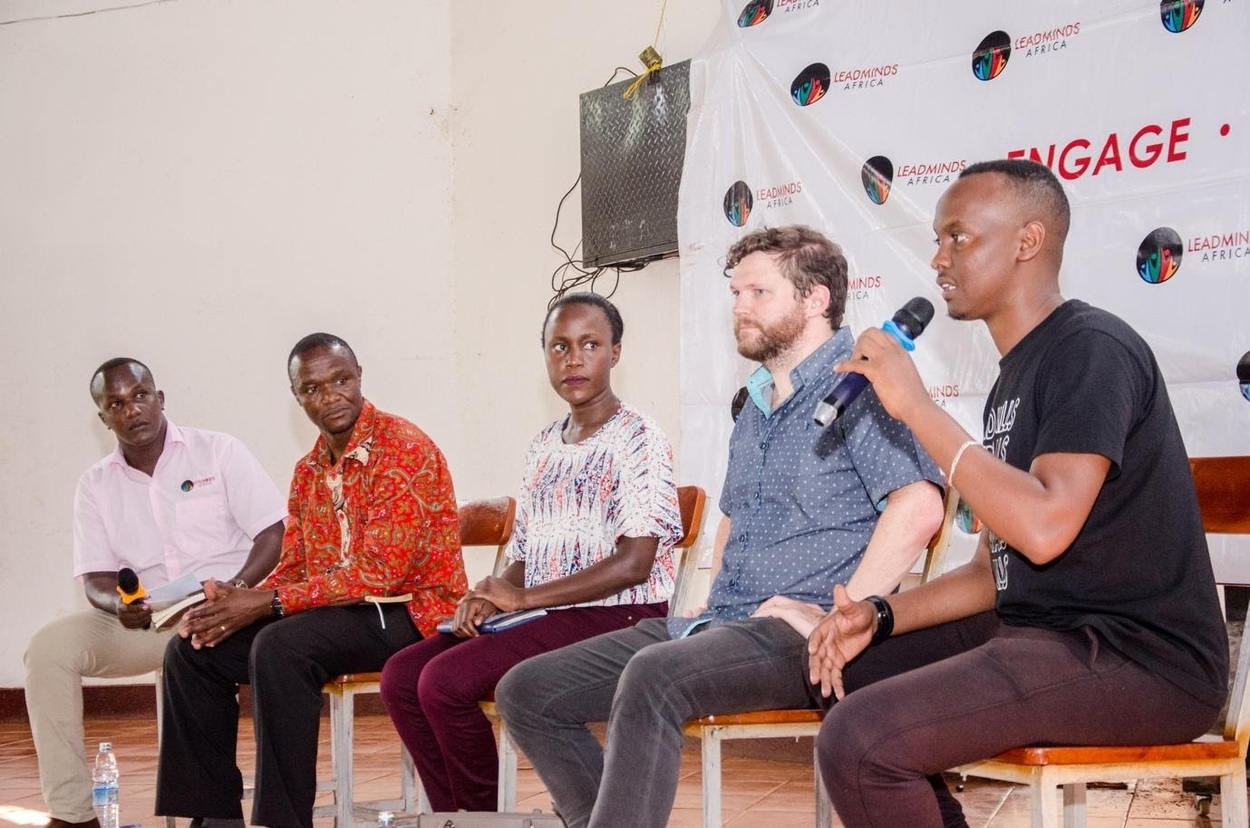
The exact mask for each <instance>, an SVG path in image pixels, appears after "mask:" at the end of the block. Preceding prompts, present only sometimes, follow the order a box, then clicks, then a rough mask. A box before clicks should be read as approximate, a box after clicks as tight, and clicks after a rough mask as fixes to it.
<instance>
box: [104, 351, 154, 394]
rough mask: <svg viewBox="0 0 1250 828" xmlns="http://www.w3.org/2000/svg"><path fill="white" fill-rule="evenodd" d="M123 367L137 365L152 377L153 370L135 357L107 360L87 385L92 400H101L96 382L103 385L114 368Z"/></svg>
mask: <svg viewBox="0 0 1250 828" xmlns="http://www.w3.org/2000/svg"><path fill="white" fill-rule="evenodd" d="M123 365H137V366H139V367H140V368H142V369H143V370H144V372H145V373H147V375H148V376H149V377H151V376H152V369H151V368H149V367H148V366H146V365H144V364H143V363H142V362H140V361H139V360H137V359H135V358H134V357H113V358H112V359H106V360H104V362H101V363H100V367H99V368H97V369H95V371H93V372H92V374H91V382H90V383H88V385H87V389H88V390H89V391H90V392H91V399H93V400H98V399H99V393H100V392H99V391H97V390H96V380H99V381H100V382H101V383H103V382H104V375H105V374H107V373H108V372H109V371H112V370H113V369H114V368H121V367H122V366H123ZM152 380H153V382H155V381H156V378H155V377H152ZM102 390H104V389H102V388H101V389H100V391H102Z"/></svg>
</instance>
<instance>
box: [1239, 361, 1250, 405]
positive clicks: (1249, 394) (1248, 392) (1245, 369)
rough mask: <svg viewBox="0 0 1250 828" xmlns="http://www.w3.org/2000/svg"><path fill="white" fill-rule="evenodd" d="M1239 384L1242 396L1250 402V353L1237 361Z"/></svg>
mask: <svg viewBox="0 0 1250 828" xmlns="http://www.w3.org/2000/svg"><path fill="white" fill-rule="evenodd" d="M1237 382H1238V383H1239V384H1240V385H1241V396H1243V397H1245V399H1246V402H1250V351H1246V352H1245V353H1244V354H1242V355H1241V359H1239V360H1238V361H1237Z"/></svg>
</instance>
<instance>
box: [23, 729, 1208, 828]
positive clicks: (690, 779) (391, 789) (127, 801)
mask: <svg viewBox="0 0 1250 828" xmlns="http://www.w3.org/2000/svg"><path fill="white" fill-rule="evenodd" d="M356 721H357V731H356V753H355V756H356V791H357V797H358V798H363V799H369V798H383V797H393V796H396V795H397V794H398V791H399V770H398V768H399V748H398V741H397V740H396V738H395V734H394V731H393V730H392V729H391V725H390V721H389V719H387V718H386V717H384V716H363V717H358V718H357V720H356ZM154 729H155V728H154V725H153V723H152V722H151V721H145V720H139V719H92V720H90V721H88V725H87V739H88V742H90V743H94V742H97V741H100V740H104V739H108V740H111V741H112V742H113V746H114V749H115V750H116V751H117V755H118V757H119V760H120V763H121V769H122V788H121V791H122V822H123V823H128V824H142V825H143V826H152V828H156V826H160V825H163V822H162V821H161V820H159V819H156V818H155V817H153V816H152V802H153V797H154V787H155V784H156V740H155V734H154ZM322 733H323V742H322V745H321V751H320V752H321V757H322V759H321V762H322V764H323V766H325V765H326V764H327V763H328V756H329V747H328V744H327V743H326V742H325V741H324V739H325V738H327V735H326V734H327V728H326V727H325V726H324V725H323V727H322ZM240 745H241V748H242V751H243V755H242V757H241V758H242V762H243V770H244V772H245V773H247V772H250V770H251V767H252V764H251V763H252V759H251V751H252V749H253V741H252V735H251V721H250V720H249V719H245V720H244V722H243V727H242V728H241V729H240ZM794 753H795V751H793V750H787V751H786V754H787V755H790V756H793V754H794ZM724 779H725V794H724V814H725V825H728V826H734V827H735V828H746V826H750V828H793V826H808V825H811V824H812V823H813V821H814V814H815V810H814V805H813V794H812V770H811V765H810V764H809V763H804V762H798V761H793V760H790V761H770V760H766V759H757V758H745V757H734V756H726V757H725V775H724ZM518 788H519V794H520V796H519V799H520V801H519V802H518V807H519V808H521V809H524V810H529V809H532V808H541V809H543V810H550V798H549V797H548V796H547V794H546V791H545V789H544V787H543V785H542V783H541V782H540V781H539V780H538V777H537V776H536V775H535V773H534V771H533V770H532V769H531V768H530V767H529V766H528V764H526V763H525V762H524V761H522V770H521V773H520V777H519V779H518ZM958 795H959V797H960V799H961V801H962V802H963V806H964V811H965V812H966V813H967V815H968V822H969V824H970V825H971V826H972V827H973V828H1026V827H1027V826H1028V825H1029V818H1028V804H1029V803H1028V793H1027V791H1020V790H1016V789H1013V787H1012V786H1011V785H1007V784H1002V783H997V782H988V781H982V780H969V782H968V784H967V787H966V788H965V790H964V791H963V792H962V793H960V794H958ZM700 796H701V794H700V773H699V754H698V751H697V750H693V749H688V750H687V751H686V754H685V756H684V757H683V761H682V776H681V784H680V786H679V788H678V791H677V803H676V807H675V808H674V810H673V814H672V817H671V819H670V820H669V822H668V828H697V827H698V826H700V825H701V823H702V820H701V813H700ZM329 799H330V797H329V795H328V794H326V795H323V797H322V799H319V800H318V802H319V803H320V802H321V801H323V800H324V801H326V802H328V801H329ZM1219 807H1220V805H1219V798H1218V797H1217V798H1216V800H1215V804H1214V806H1213V808H1212V810H1211V820H1210V821H1208V820H1207V819H1204V818H1202V817H1200V816H1198V813H1197V811H1196V810H1195V809H1194V805H1193V797H1192V796H1188V795H1185V794H1182V793H1181V791H1180V785H1179V783H1178V782H1149V783H1141V784H1138V785H1137V786H1135V787H1130V789H1128V790H1125V789H1119V790H1113V789H1110V790H1103V789H1097V790H1091V791H1090V792H1089V823H1088V824H1089V828H1111V827H1112V826H1115V827H1116V828H1181V827H1182V826H1210V825H1212V824H1213V823H1214V824H1215V825H1218V824H1219ZM43 808H44V805H43V800H42V798H41V797H40V795H39V775H38V770H37V767H36V764H35V756H34V749H33V747H32V745H31V740H30V730H29V728H27V727H26V725H25V724H21V723H8V724H0V828H4V826H8V825H42V824H43V823H44V822H45V821H46V819H47V815H46V813H45V812H44V810H43ZM332 824H333V821H332V820H319V821H318V823H317V825H318V828H322V827H323V826H324V828H331V826H332ZM640 828H645V827H640Z"/></svg>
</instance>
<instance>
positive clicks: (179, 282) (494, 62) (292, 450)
mask: <svg viewBox="0 0 1250 828" xmlns="http://www.w3.org/2000/svg"><path fill="white" fill-rule="evenodd" d="M126 4H127V3H126V0H115V1H114V2H112V3H105V2H102V0H91V1H90V2H88V0H41V2H34V0H10V2H8V3H5V4H3V5H0V24H4V25H0V353H3V354H4V356H3V360H4V362H3V365H4V369H5V370H4V372H3V386H4V389H5V390H4V393H3V400H4V403H5V405H4V409H5V410H6V412H7V413H8V415H9V416H8V417H7V418H6V420H7V422H6V426H7V427H5V428H3V429H0V471H2V472H3V473H2V474H0V526H2V527H3V529H4V531H3V533H2V534H0V538H2V540H0V579H2V580H3V582H5V583H7V584H9V585H10V596H9V598H8V599H7V600H6V601H5V602H4V603H3V606H2V608H0V624H2V625H3V627H4V629H5V635H4V636H2V637H0V686H2V687H18V686H21V684H22V682H23V678H24V671H23V668H22V652H23V650H24V647H25V642H26V640H27V639H28V638H29V636H30V634H31V633H32V632H33V631H34V630H35V629H36V628H38V626H40V625H41V624H42V623H44V622H45V621H46V620H48V619H49V618H51V617H53V616H54V615H56V614H58V613H64V612H69V611H72V610H75V609H78V608H80V607H83V606H85V605H86V603H85V601H84V600H83V599H82V597H81V589H80V588H79V586H78V585H77V584H76V583H74V582H73V581H72V579H71V578H70V576H69V570H70V543H71V534H70V515H71V505H72V495H73V489H74V484H75V482H76V480H77V478H78V475H79V474H80V473H81V472H82V471H83V469H85V468H86V467H87V466H88V465H90V464H91V463H92V462H94V461H95V460H96V459H97V458H99V457H100V456H102V455H103V454H105V453H106V452H108V451H110V450H111V449H112V445H113V444H112V441H111V439H110V435H109V434H108V433H107V432H106V431H104V429H103V427H102V426H101V425H100V424H99V422H98V420H97V419H96V417H95V411H94V407H93V405H92V403H91V400H90V398H89V396H88V393H87V381H88V379H89V376H90V373H91V371H92V369H94V367H95V366H96V365H97V364H98V363H99V362H100V361H102V360H103V359H106V358H108V357H111V356H115V355H118V354H128V355H132V356H136V357H138V358H140V359H143V360H145V361H147V362H148V363H149V364H150V365H151V367H152V368H153V370H154V372H155V374H156V377H157V380H158V383H159V385H160V386H161V387H162V388H163V389H164V391H165V393H166V397H167V412H168V413H169V415H170V417H171V418H172V419H174V420H176V421H177V422H179V423H184V424H187V425H197V426H202V427H206V428H214V429H220V430H224V431H229V432H232V433H234V434H236V435H238V436H239V437H240V438H242V439H243V440H244V441H245V442H246V443H247V444H248V445H249V446H250V447H251V448H252V450H253V451H254V452H255V453H256V454H257V456H258V457H260V459H261V461H262V462H263V463H264V465H265V467H266V468H267V469H268V470H269V472H270V474H271V475H272V476H273V478H274V480H275V482H277V484H278V485H279V488H281V489H283V490H285V487H286V485H287V482H288V480H289V475H290V469H291V465H292V463H293V462H294V461H295V459H296V458H297V457H298V456H299V455H300V454H301V453H303V452H304V451H305V450H307V447H308V446H309V445H310V444H311V442H312V440H313V439H314V437H315V432H314V430H313V428H312V426H311V425H310V424H308V423H307V421H306V420H304V418H303V415H302V413H301V412H300V411H299V409H298V408H297V407H296V406H295V404H294V402H293V401H292V400H291V398H290V396H289V392H288V390H287V387H286V380H285V366H284V363H285V357H286V353H287V351H288V350H289V348H290V346H291V345H292V344H293V343H294V341H295V340H296V339H297V338H298V337H299V336H301V335H303V334H304V333H307V332H309V331H313V330H322V329H324V330H330V331H333V332H335V333H338V334H340V335H342V336H344V337H345V338H346V339H347V340H348V341H349V342H351V343H352V344H353V346H354V347H355V349H356V351H357V353H358V354H359V356H360V359H361V362H362V364H363V365H364V367H365V392H366V394H367V395H368V396H369V397H370V398H371V399H372V400H374V401H375V402H376V403H378V404H379V405H380V406H381V407H383V408H385V409H387V410H391V411H394V412H397V413H401V414H403V415H405V416H408V417H410V418H411V419H413V420H414V421H416V422H417V423H419V424H420V425H421V426H422V427H423V428H425V429H426V430H427V431H428V432H429V433H430V434H431V436H433V437H434V439H435V440H436V441H437V442H438V443H439V444H440V445H441V446H442V447H443V449H444V451H445V452H446V454H447V456H448V458H449V461H450V463H451V466H452V470H453V473H454V475H455V478H456V482H457V490H458V493H459V495H460V496H461V497H462V498H469V497H481V496H487V495H493V494H499V493H511V492H512V491H513V490H514V489H515V487H516V483H517V480H518V479H519V472H520V463H521V458H522V456H523V454H524V449H525V446H526V444H527V443H528V440H529V439H530V437H531V436H532V435H533V434H534V433H535V432H536V431H537V430H538V428H539V427H541V426H542V425H543V424H544V423H545V422H547V421H549V420H550V419H552V418H554V417H555V416H558V415H559V414H560V413H561V410H562V409H561V405H560V403H559V400H558V399H557V398H555V396H554V395H553V393H552V392H551V391H550V390H549V388H548V387H547V385H546V378H545V373H544V370H543V367H542V364H541V357H540V351H539V349H538V345H537V334H538V327H539V324H540V323H541V319H542V315H543V313H544V309H545V303H546V301H547V299H548V298H549V296H550V289H549V287H548V275H549V274H550V272H551V270H552V269H553V268H554V267H555V266H556V265H557V264H558V263H559V258H558V257H557V255H556V254H555V253H554V252H552V251H551V250H550V248H549V247H548V244H547V237H548V234H549V232H550V227H551V220H552V217H553V214H554V209H555V204H556V201H557V200H558V198H559V197H560V195H561V194H562V193H563V192H564V190H565V189H567V188H568V186H569V184H571V183H572V181H573V179H574V177H575V176H576V175H577V170H578V124H577V114H578V108H577V107H578V100H577V96H578V94H579V93H580V92H583V91H586V90H588V89H590V88H593V87H596V86H598V85H600V84H602V83H603V82H604V81H605V80H606V79H607V77H608V76H609V75H610V74H611V72H612V69H613V67H615V66H617V65H626V66H630V67H631V68H633V67H635V66H636V65H637V59H636V55H637V53H638V52H639V51H640V50H641V49H642V48H643V47H644V46H646V45H647V44H648V43H650V41H651V38H652V36H653V35H654V33H655V27H656V23H657V20H658V17H659V13H660V6H661V2H660V0H654V2H652V0H648V1H647V2H635V3H620V2H615V1H614V0H545V1H544V0H539V1H538V2H530V3H517V2H513V1H512V0H489V2H486V1H485V0H483V1H482V2H473V1H472V0H455V1H454V2H451V0H419V2H417V1H413V0H409V1H407V2H405V1H404V0H390V1H389V2H383V1H382V0H377V1H376V2H353V1H352V0H299V2H296V0H288V2H279V0H248V2H223V0H168V2H161V3H154V4H153V3H146V4H139V5H136V6H135V7H133V8H129V9H120V10H115V11H99V12H97V13H94V14H87V15H84V16H76V17H67V18H61V19H44V20H26V18H37V17H47V16H50V15H55V14H68V13H73V12H79V11H87V10H92V9H97V10H100V9H105V8H109V7H111V6H124V5H126ZM131 5H134V4H133V3H132V4H131ZM718 11H719V10H718V6H717V4H716V2H715V0H682V2H674V3H671V4H669V8H668V10H667V16H666V19H665V25H664V29H663V32H662V34H661V37H660V40H659V48H660V51H661V52H662V53H663V54H664V55H665V57H666V58H667V59H668V60H669V61H670V62H672V61H677V60H682V59H685V58H686V57H689V56H690V55H691V54H693V53H694V52H696V51H697V50H698V48H699V47H700V46H701V45H702V42H703V40H704V38H705V35H706V33H707V32H708V31H710V29H711V26H712V24H713V22H714V20H715V18H716V15H717V14H718ZM8 21H14V22H8ZM561 226H562V227H563V228H565V230H564V232H563V233H561V238H562V239H563V240H565V241H566V242H569V243H572V242H573V241H575V240H576V238H577V237H578V236H579V235H580V233H579V228H580V215H579V211H578V201H577V198H576V195H575V196H574V197H572V198H570V200H569V202H568V203H566V208H565V211H564V213H563V215H562V219H561ZM676 279H677V268H676V266H675V263H673V262H672V261H667V262H662V263H659V264H656V265H652V266H651V267H649V268H648V269H647V270H646V271H643V272H641V273H635V274H626V275H625V276H623V277H622V281H621V286H620V289H619V291H618V292H617V294H616V296H615V297H614V299H615V300H616V301H618V303H619V305H620V306H621V308H622V311H623V313H624V315H625V319H626V345H625V352H624V356H623V359H622V363H621V366H620V367H619V368H618V369H617V375H616V379H615V383H616V387H617V390H618V391H619V392H620V393H621V395H622V396H623V397H625V398H626V399H628V400H629V401H630V402H632V403H634V404H635V405H638V406H639V407H641V408H643V409H644V410H647V411H649V412H650V413H651V414H653V415H654V416H656V417H657V418H658V419H659V421H660V422H661V424H662V425H663V426H664V427H665V429H666V430H667V431H668V432H669V434H670V435H671V436H672V437H673V439H674V440H675V439H676V435H677V433H678V423H677V348H678V336H677V318H678V316H677V295H678V292H677V283H676ZM693 482H700V481H693ZM482 565H484V564H481V563H477V562H475V566H476V567H480V566H482ZM15 586H16V588H14V587H15Z"/></svg>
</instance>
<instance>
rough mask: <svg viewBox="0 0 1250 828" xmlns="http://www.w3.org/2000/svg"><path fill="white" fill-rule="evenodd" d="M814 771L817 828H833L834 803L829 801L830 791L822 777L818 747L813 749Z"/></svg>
mask: <svg viewBox="0 0 1250 828" xmlns="http://www.w3.org/2000/svg"><path fill="white" fill-rule="evenodd" d="M812 771H813V772H814V773H815V774H816V828H832V826H833V802H831V801H830V800H829V791H828V789H826V788H825V778H824V777H823V776H821V775H820V756H819V755H817V753H816V747H815V746H814V745H813V747H812Z"/></svg>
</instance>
